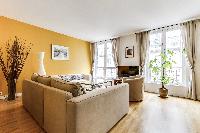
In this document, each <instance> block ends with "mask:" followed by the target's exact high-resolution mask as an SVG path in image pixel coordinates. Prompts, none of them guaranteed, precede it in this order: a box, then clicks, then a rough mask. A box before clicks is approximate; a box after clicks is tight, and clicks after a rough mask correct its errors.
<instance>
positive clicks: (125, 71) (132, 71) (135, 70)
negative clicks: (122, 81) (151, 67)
mask: <svg viewBox="0 0 200 133" xmlns="http://www.w3.org/2000/svg"><path fill="white" fill-rule="evenodd" d="M135 75H139V66H118V77H129V76H135Z"/></svg>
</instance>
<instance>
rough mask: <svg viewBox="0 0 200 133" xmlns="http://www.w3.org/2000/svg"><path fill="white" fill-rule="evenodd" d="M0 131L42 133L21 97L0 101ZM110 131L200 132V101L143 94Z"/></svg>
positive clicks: (144, 132) (153, 132)
mask: <svg viewBox="0 0 200 133" xmlns="http://www.w3.org/2000/svg"><path fill="white" fill-rule="evenodd" d="M0 133H44V131H43V130H42V129H41V128H40V127H39V126H38V125H37V123H36V122H35V121H34V120H33V118H32V117H31V116H30V115H29V113H28V112H27V111H26V110H25V109H24V108H23V106H22V102H21V99H20V98H19V99H17V100H16V101H12V102H6V101H2V100H0ZM109 133H200V102H198V101H192V100H188V99H182V98H176V97H169V98H167V99H161V98H159V97H158V95H156V94H151V93H145V96H144V100H143V101H142V102H130V106H129V112H128V114H127V115H126V116H124V117H123V118H122V119H121V120H120V121H119V122H118V123H117V124H116V125H115V126H114V127H113V128H112V129H111V130H110V131H109Z"/></svg>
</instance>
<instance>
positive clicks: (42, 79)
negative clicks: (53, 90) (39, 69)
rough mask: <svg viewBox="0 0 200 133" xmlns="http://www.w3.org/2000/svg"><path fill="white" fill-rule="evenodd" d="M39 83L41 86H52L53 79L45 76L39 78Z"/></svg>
mask: <svg viewBox="0 0 200 133" xmlns="http://www.w3.org/2000/svg"><path fill="white" fill-rule="evenodd" d="M37 81H38V82H39V83H41V84H44V85H47V86H50V85H51V78H50V77H45V76H38V78H37Z"/></svg>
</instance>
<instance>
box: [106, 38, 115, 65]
mask: <svg viewBox="0 0 200 133" xmlns="http://www.w3.org/2000/svg"><path fill="white" fill-rule="evenodd" d="M106 50H107V51H106V53H107V55H106V67H115V63H114V60H113V55H112V43H111V42H108V43H107V49H106Z"/></svg>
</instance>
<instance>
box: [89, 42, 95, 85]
mask: <svg viewBox="0 0 200 133" xmlns="http://www.w3.org/2000/svg"><path fill="white" fill-rule="evenodd" d="M95 50H96V43H91V44H90V53H91V65H92V66H91V75H92V82H93V77H94V69H95V60H96V59H95V57H96V56H95V54H96V53H95Z"/></svg>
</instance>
